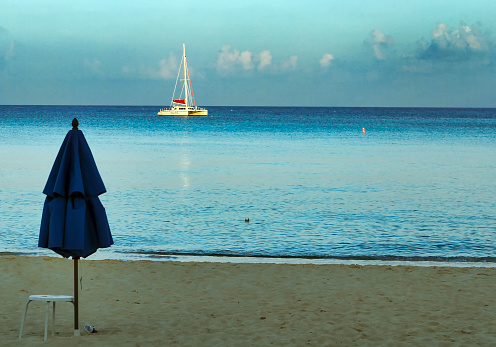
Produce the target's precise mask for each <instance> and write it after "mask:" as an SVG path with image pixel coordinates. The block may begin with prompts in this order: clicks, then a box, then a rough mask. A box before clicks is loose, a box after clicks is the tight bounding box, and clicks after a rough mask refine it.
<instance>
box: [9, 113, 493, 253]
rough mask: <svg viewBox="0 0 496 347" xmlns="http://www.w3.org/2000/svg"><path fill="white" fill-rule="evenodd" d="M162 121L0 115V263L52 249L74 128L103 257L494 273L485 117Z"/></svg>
mask: <svg viewBox="0 0 496 347" xmlns="http://www.w3.org/2000/svg"><path fill="white" fill-rule="evenodd" d="M157 110H158V107H103V106H42V107H35V106H0V134H1V135H0V136H1V140H2V145H1V146H2V151H1V154H0V159H1V162H2V163H3V164H2V167H1V168H0V211H1V212H2V218H1V220H0V228H1V230H2V236H1V237H0V252H2V251H3V252H41V254H43V252H47V251H45V250H41V249H38V248H37V237H38V231H39V224H40V220H41V211H42V206H43V201H44V195H43V194H42V190H43V187H44V185H45V182H46V179H47V178H48V174H49V172H50V169H51V166H52V164H53V161H54V159H55V156H56V154H57V152H58V149H59V147H60V145H61V143H62V140H63V139H64V136H65V134H66V133H67V131H68V130H70V128H71V126H70V125H71V121H72V118H73V117H77V118H78V119H79V122H80V127H79V129H80V130H82V131H83V133H84V135H85V137H86V139H87V141H88V143H89V145H90V147H91V149H92V151H93V155H94V157H95V160H96V162H97V165H98V168H99V170H100V174H101V176H102V178H103V180H104V182H105V185H106V187H107V193H106V194H104V195H102V196H101V200H102V203H103V204H104V206H105V207H106V209H107V214H108V218H109V223H110V227H111V229H112V234H113V237H114V241H115V245H114V246H112V247H111V248H109V249H107V250H102V251H99V252H110V253H112V254H117V255H118V254H122V255H125V254H129V253H133V254H135V253H137V254H145V255H148V254H158V255H178V254H186V255H230V256H248V257H252V256H264V257H310V258H313V257H315V258H337V259H399V260H442V261H449V260H451V261H452V260H462V261H467V260H470V261H486V262H488V261H489V262H494V261H496V250H495V245H496V237H495V234H496V217H495V213H494V211H495V210H496V198H495V197H496V109H442V108H437V109H427V108H410V109H407V108H270V107H260V108H256V107H211V108H209V116H208V117H201V118H173V117H159V116H156V112H157ZM362 128H365V134H363V133H362ZM247 218H249V222H245V219H247Z"/></svg>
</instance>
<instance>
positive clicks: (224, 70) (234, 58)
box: [216, 45, 255, 75]
mask: <svg viewBox="0 0 496 347" xmlns="http://www.w3.org/2000/svg"><path fill="white" fill-rule="evenodd" d="M239 67H241V68H242V69H243V70H253V69H254V67H255V66H254V64H253V53H251V52H250V51H244V52H242V53H240V52H239V51H238V50H237V49H234V50H233V51H231V46H230V45H224V46H222V49H221V51H220V52H219V55H218V57H217V63H216V69H217V72H218V73H219V74H221V75H226V74H229V73H230V72H232V71H234V70H237V69H238V68H239Z"/></svg>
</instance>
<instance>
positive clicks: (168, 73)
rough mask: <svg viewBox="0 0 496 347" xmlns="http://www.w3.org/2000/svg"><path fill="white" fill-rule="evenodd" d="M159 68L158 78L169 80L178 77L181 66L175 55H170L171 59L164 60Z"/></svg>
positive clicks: (159, 64)
mask: <svg viewBox="0 0 496 347" xmlns="http://www.w3.org/2000/svg"><path fill="white" fill-rule="evenodd" d="M158 66H159V70H158V78H161V79H165V80H168V79H173V78H176V77H177V70H178V69H179V65H178V63H177V59H176V56H175V55H174V54H172V53H170V54H169V59H165V58H164V59H162V60H161V61H160V62H159V63H158Z"/></svg>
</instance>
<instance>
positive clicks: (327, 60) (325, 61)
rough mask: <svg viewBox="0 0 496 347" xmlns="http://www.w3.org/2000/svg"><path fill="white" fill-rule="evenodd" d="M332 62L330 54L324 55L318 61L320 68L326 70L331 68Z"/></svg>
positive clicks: (332, 57)
mask: <svg viewBox="0 0 496 347" xmlns="http://www.w3.org/2000/svg"><path fill="white" fill-rule="evenodd" d="M333 60H334V56H333V55H332V54H330V53H326V54H324V55H323V56H322V58H321V59H320V60H319V63H320V66H322V67H324V68H326V67H329V66H331V63H332V61H333Z"/></svg>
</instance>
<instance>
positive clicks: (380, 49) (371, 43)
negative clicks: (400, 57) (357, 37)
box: [363, 29, 394, 60]
mask: <svg viewBox="0 0 496 347" xmlns="http://www.w3.org/2000/svg"><path fill="white" fill-rule="evenodd" d="M363 43H364V44H365V45H366V46H368V47H371V48H372V50H373V51H374V56H375V58H376V59H377V60H386V56H385V54H384V50H385V49H387V48H388V47H390V46H391V45H393V44H394V39H393V37H392V36H390V35H384V34H383V33H382V32H381V31H380V30H379V29H375V30H372V31H371V32H370V37H369V38H367V39H365V41H364V42H363Z"/></svg>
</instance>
